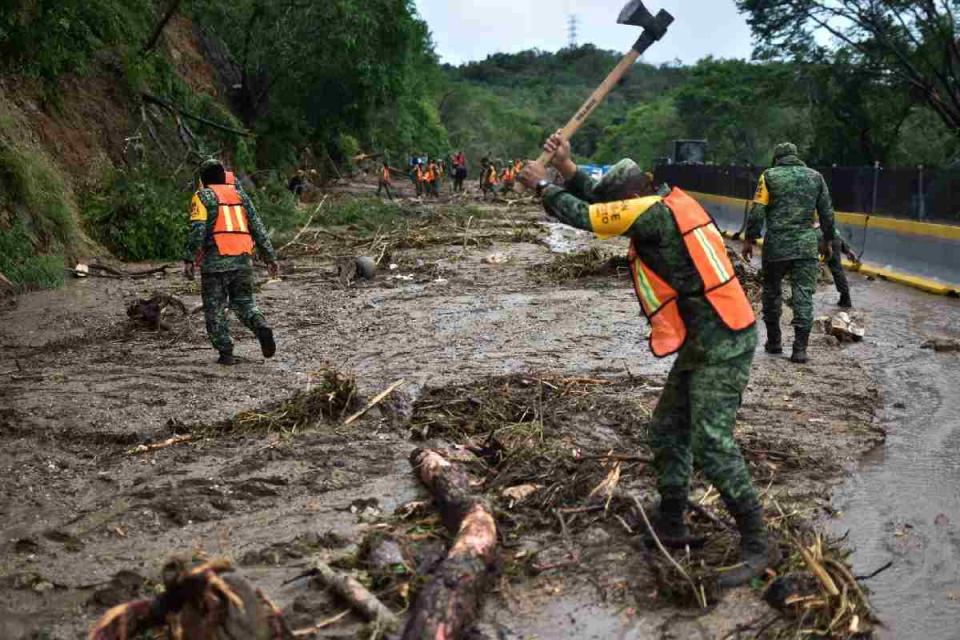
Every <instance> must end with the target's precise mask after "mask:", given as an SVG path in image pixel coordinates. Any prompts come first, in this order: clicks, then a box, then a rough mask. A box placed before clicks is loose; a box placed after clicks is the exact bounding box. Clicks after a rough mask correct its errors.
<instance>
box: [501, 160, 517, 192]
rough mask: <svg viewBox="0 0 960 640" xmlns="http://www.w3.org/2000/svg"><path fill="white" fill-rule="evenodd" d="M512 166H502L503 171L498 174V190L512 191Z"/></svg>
mask: <svg viewBox="0 0 960 640" xmlns="http://www.w3.org/2000/svg"><path fill="white" fill-rule="evenodd" d="M514 177H515V175H514V173H513V166H512V165H510V164H508V165H507V166H505V167H504V168H503V173H501V174H500V185H501V186H500V192H501V193H508V192H510V191H513V181H514Z"/></svg>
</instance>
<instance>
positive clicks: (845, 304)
mask: <svg viewBox="0 0 960 640" xmlns="http://www.w3.org/2000/svg"><path fill="white" fill-rule="evenodd" d="M837 306H838V307H840V308H841V309H852V308H853V300H851V299H850V292H849V291H848V292H847V293H841V294H840V302H838V303H837Z"/></svg>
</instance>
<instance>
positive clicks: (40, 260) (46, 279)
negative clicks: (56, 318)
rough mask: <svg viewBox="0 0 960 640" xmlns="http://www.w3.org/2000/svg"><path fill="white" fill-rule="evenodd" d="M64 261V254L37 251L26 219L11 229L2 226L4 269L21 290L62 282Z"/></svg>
mask: <svg viewBox="0 0 960 640" xmlns="http://www.w3.org/2000/svg"><path fill="white" fill-rule="evenodd" d="M63 265H64V258H63V256H62V255H60V254H57V253H48V254H37V252H36V250H35V249H34V247H33V242H31V240H30V236H29V235H28V234H27V231H26V228H25V226H24V223H23V221H22V220H19V219H18V220H16V221H15V222H14V223H13V226H12V227H10V228H9V229H3V228H0V273H2V274H3V275H5V276H6V277H7V278H9V280H10V281H11V282H12V283H13V284H14V285H15V286H16V287H17V289H18V291H19V292H21V293H22V292H24V291H29V290H32V289H52V288H55V287H59V286H61V285H62V284H63V274H64V268H63Z"/></svg>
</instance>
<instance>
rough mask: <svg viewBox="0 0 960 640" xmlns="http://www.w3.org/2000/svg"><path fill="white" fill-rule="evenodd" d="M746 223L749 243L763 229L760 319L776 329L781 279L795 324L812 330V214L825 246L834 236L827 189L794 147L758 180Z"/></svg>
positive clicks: (780, 150)
mask: <svg viewBox="0 0 960 640" xmlns="http://www.w3.org/2000/svg"><path fill="white" fill-rule="evenodd" d="M753 203H754V204H753V207H752V208H751V210H750V214H749V218H748V220H747V236H746V237H747V240H750V241H756V240H757V239H758V238H759V237H760V235H761V233H762V232H763V228H764V226H766V230H767V233H766V236H765V237H764V241H763V242H764V244H763V319H764V321H765V322H766V323H767V324H768V325H775V326H779V323H780V315H781V313H782V306H783V305H782V303H783V299H782V298H783V296H782V293H781V286H782V283H783V279H784V277H786V276H788V275H789V276H790V281H791V284H792V287H793V325H794V326H795V327H796V328H797V329H798V330H799V331H801V332H807V333H809V331H810V329H811V327H812V326H813V294H814V292H815V291H816V288H817V274H818V273H819V267H818V264H817V263H818V259H819V247H818V238H819V235H818V233H817V230H816V228H815V226H814V212H818V213H819V216H820V227H821V229H822V231H823V237H824V238H825V239H826V241H827V242H833V240H834V237H835V235H836V231H835V226H834V224H835V223H834V215H833V205H832V204H831V202H830V190H829V188H828V187H827V183H826V181H825V180H824V179H823V176H822V175H820V174H819V173H818V172H816V171H814V170H813V169H810V168H809V167H807V166H806V165H805V164H804V163H803V161H802V160H800V158H799V157H797V147H796V146H795V145H793V144H790V143H785V144H781V145H778V146H777V148H776V150H775V152H774V166H773V167H772V168H770V169H767V170H766V171H765V172H764V173H763V175H762V176H760V184H759V185H758V187H757V194H756V196H755V197H754V200H753Z"/></svg>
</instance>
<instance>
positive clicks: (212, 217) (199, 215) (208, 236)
mask: <svg viewBox="0 0 960 640" xmlns="http://www.w3.org/2000/svg"><path fill="white" fill-rule="evenodd" d="M237 191H238V192H239V193H240V198H241V199H242V200H243V206H244V208H245V209H246V210H247V222H248V223H249V226H250V234H251V235H252V236H253V241H254V243H255V244H256V246H257V249H259V251H260V255H261V257H263V258H264V259H265V260H266V261H267V262H276V261H277V252H276V251H274V250H273V245H272V244H271V243H270V238H269V236H267V229H266V227H264V226H263V220H262V219H261V218H260V214H258V213H257V209H256V207H254V206H253V201H252V200H250V196H248V195H247V194H246V193H245V192H244V191H243V190H242V189H239V188H238V189H237ZM217 209H218V207H217V196H216V195H214V193H213V190H212V189H200V190H199V191H197V192H196V194H194V196H193V200H192V202H191V207H190V235H189V236H188V237H187V248H186V250H185V251H184V255H183V259H184V260H185V261H187V262H193V261H194V260H196V258H197V252H202V259H201V261H200V270H201V272H207V273H219V272H223V271H235V270H237V269H250V268H252V267H253V264H252V261H251V257H250V256H221V255H220V252H219V251H217V244H216V242H214V239H213V225H214V223H215V222H216V221H217Z"/></svg>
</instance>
